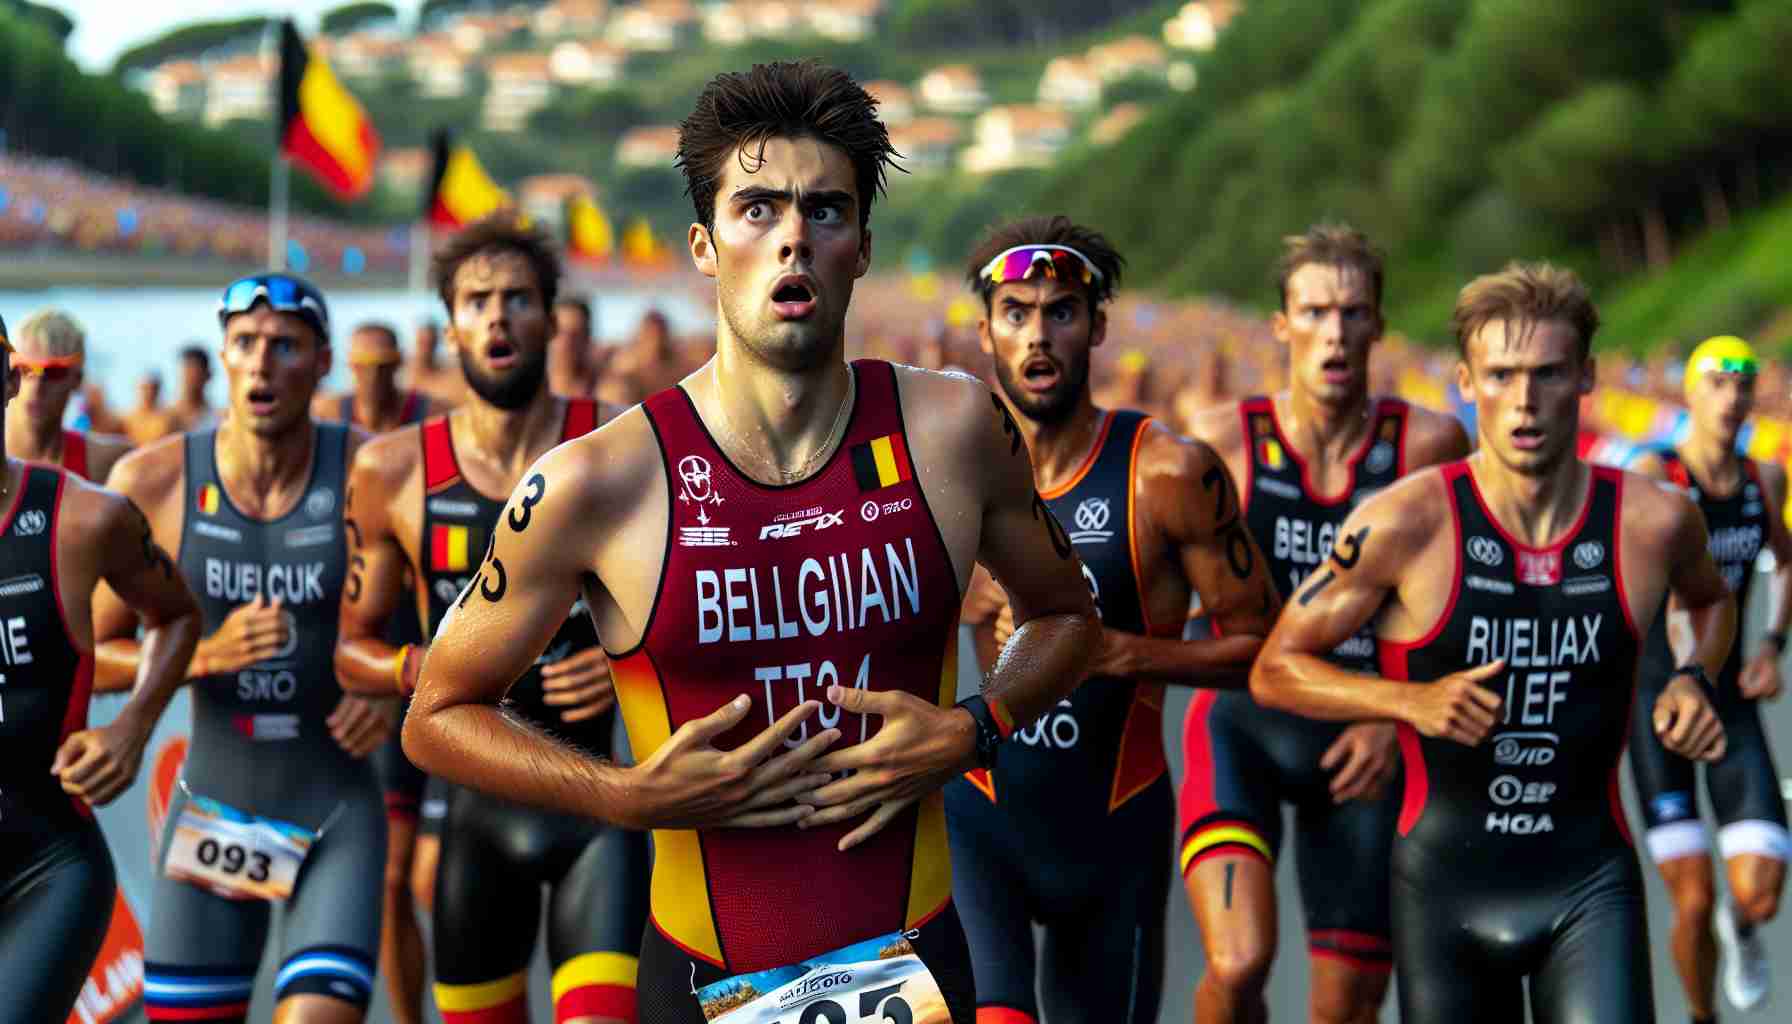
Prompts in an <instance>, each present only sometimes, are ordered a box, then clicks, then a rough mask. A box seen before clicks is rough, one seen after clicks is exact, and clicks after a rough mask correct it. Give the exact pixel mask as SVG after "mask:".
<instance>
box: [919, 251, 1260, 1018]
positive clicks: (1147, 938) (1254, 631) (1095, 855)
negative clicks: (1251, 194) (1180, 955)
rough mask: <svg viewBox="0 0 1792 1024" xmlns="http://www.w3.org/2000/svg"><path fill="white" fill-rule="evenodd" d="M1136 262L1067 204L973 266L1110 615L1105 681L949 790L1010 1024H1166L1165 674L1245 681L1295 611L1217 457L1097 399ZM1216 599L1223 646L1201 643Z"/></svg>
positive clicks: (962, 908) (973, 916)
mask: <svg viewBox="0 0 1792 1024" xmlns="http://www.w3.org/2000/svg"><path fill="white" fill-rule="evenodd" d="M1120 270H1121V259H1120V255H1119V253H1117V252H1116V251H1115V250H1114V248H1113V246H1112V245H1110V244H1109V243H1108V241H1107V239H1105V238H1104V237H1102V235H1101V234H1100V233H1098V232H1096V231H1094V230H1092V229H1090V228H1087V227H1083V226H1081V225H1077V224H1074V223H1072V222H1071V221H1070V219H1069V218H1067V217H1030V218H1027V219H1024V220H1018V221H1014V222H1012V223H1008V224H1004V225H1001V226H999V227H997V228H995V229H994V230H992V231H990V232H989V233H988V234H987V235H986V236H985V237H984V238H983V239H982V240H981V241H980V242H979V243H978V244H977V247H976V248H975V249H974V250H973V254H972V256H971V260H970V263H969V265H968V266H967V268H966V277H967V279H968V280H969V282H970V285H971V287H972V288H974V289H975V290H976V291H977V293H978V295H979V296H980V297H981V298H982V300H983V305H984V317H983V319H982V321H981V322H980V323H979V325H978V335H979V337H980V338H981V340H982V345H983V350H984V351H985V352H986V353H988V354H989V355H990V356H991V358H992V360H993V362H994V366H995V377H996V381H997V383H998V384H1000V386H1001V393H1002V396H1003V399H1004V401H1005V403H1006V405H1007V406H1008V408H1009V410H1010V411H1011V412H1013V413H1014V414H1015V420H1016V422H1017V423H1018V424H1019V426H1020V429H1021V435H1022V437H1023V438H1024V439H1025V440H1026V444H1027V448H1028V450H1029V451H1031V453H1032V457H1033V479H1034V481H1035V484H1036V485H1037V486H1038V488H1039V494H1040V497H1042V498H1044V499H1045V501H1046V504H1047V505H1049V506H1050V507H1051V509H1052V513H1053V514H1054V515H1055V516H1057V518H1058V521H1059V522H1060V523H1062V524H1063V526H1064V529H1065V530H1066V531H1067V533H1068V535H1069V537H1070V540H1071V543H1072V545H1073V546H1074V547H1075V548H1076V550H1077V553H1078V554H1079V555H1080V556H1081V558H1082V561H1083V565H1084V567H1085V569H1086V570H1087V579H1088V581H1089V588H1090V590H1091V591H1092V593H1093V595H1094V597H1095V606H1096V609H1097V610H1098V611H1099V613H1100V615H1101V621H1102V626H1103V629H1102V638H1103V642H1102V644H1101V646H1100V647H1099V648H1097V652H1096V656H1095V658H1094V660H1093V661H1092V662H1091V663H1090V666H1089V669H1088V674H1089V676H1090V678H1089V679H1087V680H1085V681H1084V682H1083V684H1082V685H1081V686H1079V687H1078V688H1077V690H1076V692H1075V693H1073V694H1071V695H1070V696H1069V697H1067V698H1065V699H1064V700H1061V701H1059V702H1058V705H1057V707H1055V708H1053V709H1052V711H1051V713H1050V714H1048V715H1046V716H1045V717H1044V718H1041V719H1040V720H1039V721H1037V722H1035V723H1034V724H1033V726H1032V727H1031V728H1028V729H1026V730H1023V731H1021V732H1019V733H1017V734H1016V735H1015V737H1014V738H1015V740H1016V741H1017V742H1015V743H1011V744H1009V745H1008V747H1007V748H1006V749H1004V750H1003V751H1002V757H1001V760H1000V762H999V763H998V764H997V766H996V768H995V770H994V771H975V772H971V773H970V774H969V775H967V776H966V777H965V779H963V780H960V781H957V782H954V783H952V784H951V785H950V786H948V787H947V788H946V821H947V825H948V826H949V827H948V830H947V833H948V835H949V836H950V838H951V843H952V881H953V884H952V895H953V900H954V902H956V904H957V905H958V914H959V917H960V919H962V920H963V922H964V929H965V937H966V939H968V940H969V941H970V946H971V966H972V968H973V970H974V972H975V974H976V977H977V1015H978V1018H979V1020H981V1021H985V1022H990V1024H1025V1022H1036V1021H1038V1020H1039V1018H1040V1010H1041V1008H1042V1007H1043V1009H1044V1011H1045V1018H1046V1019H1047V1020H1050V1021H1054V1022H1059V1021H1065V1022H1068V1021H1113V1022H1148V1021H1156V1020H1157V1009H1158V1002H1159V999H1160V996H1161V994H1162V991H1163V966H1164V912H1165V902H1164V901H1165V897H1166V895H1167V893H1168V889H1169V884H1170V870H1169V863H1170V862H1169V860H1168V858H1167V857H1165V855H1164V854H1165V851H1166V850H1168V849H1169V847H1170V841H1171V830H1172V829H1173V828H1174V827H1175V820H1176V812H1175V799H1174V797H1173V795H1172V793H1171V791H1170V775H1169V770H1168V767H1167V766H1166V765H1165V763H1164V752H1163V684H1164V683H1183V684H1200V685H1208V686H1228V685H1229V686H1238V687H1242V686H1243V685H1244V683H1245V677H1246V674H1247V672H1248V671H1249V669H1250V663H1251V659H1252V658H1254V657H1256V654H1257V648H1258V646H1259V645H1260V644H1261V643H1262V641H1263V638H1264V637H1265V636H1267V635H1268V634H1269V628H1270V626H1271V624H1272V623H1273V622H1274V620H1275V613H1276V610H1277V609H1278V608H1279V607H1280V605H1281V600H1280V598H1279V597H1277V596H1276V592H1275V586H1274V584H1272V583H1271V582H1270V577H1269V570H1268V568H1267V566H1266V565H1265V563H1264V559H1263V556H1262V554H1261V553H1260V552H1259V551H1257V549H1256V545H1255V544H1253V543H1252V541H1251V539H1250V534H1249V532H1248V531H1247V530H1246V528H1245V525H1244V522H1243V520H1242V519H1241V517H1240V515H1239V505H1238V494H1237V491H1236V490H1235V489H1234V487H1233V485H1232V478H1231V474H1229V473H1228V472H1227V471H1226V466H1225V464H1224V463H1223V462H1221V461H1220V458H1219V456H1218V455H1217V454H1215V453H1214V451H1213V449H1211V448H1209V447H1207V446H1206V445H1205V444H1202V443H1200V442H1198V441H1188V440H1185V439H1183V438H1180V437H1177V436H1176V435H1175V434H1173V433H1171V432H1170V431H1168V430H1165V429H1164V428H1163V427H1162V426H1159V425H1158V424H1156V423H1155V422H1154V421H1153V420H1152V419H1151V417H1149V416H1147V415H1145V414H1144V413H1141V412H1136V411H1132V410H1113V411H1110V410H1106V409H1102V408H1099V407H1097V406H1096V405H1095V403H1094V400H1093V399H1092V397H1091V395H1090V391H1089V361H1090V353H1091V351H1092V350H1093V349H1094V348H1095V346H1097V345H1100V344H1101V343H1102V342H1103V341H1104V340H1105V338H1106V335H1107V328H1108V318H1107V313H1106V311H1105V310H1104V309H1103V308H1102V307H1103V306H1104V304H1105V303H1106V302H1107V301H1108V300H1110V299H1111V298H1112V297H1113V294H1114V290H1115V288H1116V287H1117V286H1118V285H1119V278H1120ZM1196 592H1198V593H1199V594H1200V596H1201V602H1202V604H1203V606H1204V607H1205V608H1206V610H1207V613H1208V615H1209V616H1210V617H1213V618H1214V619H1215V621H1217V622H1219V623H1220V625H1221V626H1222V628H1223V632H1224V637H1223V638H1220V639H1205V640H1195V641H1189V642H1185V641H1183V640H1182V638H1181V634H1182V624H1183V621H1184V619H1185V618H1186V617H1187V612H1188V608H1189V599H1190V596H1191V594H1193V593H1196ZM970 603H972V602H967V604H970ZM976 603H978V604H981V605H983V606H984V607H985V608H987V607H988V606H989V602H976ZM987 620H988V621H985V622H984V623H981V624H980V626H981V627H982V628H984V629H987V630H990V631H991V632H992V633H993V634H994V637H993V640H994V641H995V642H982V643H979V644H978V650H979V654H980V655H982V654H983V653H984V652H989V654H992V655H993V653H994V651H995V650H996V643H997V642H1001V641H1005V640H1006V639H1007V636H1006V635H1005V634H1006V632H1007V630H1008V627H1009V622H1008V620H1007V619H1006V618H1001V619H999V620H998V619H997V616H994V615H989V616H987ZM991 662H993V658H991V659H990V661H989V662H986V663H985V664H984V665H983V666H982V667H983V670H984V671H985V672H987V671H989V670H990V669H991V668H992V667H993V666H992V664H991ZM1035 922H1038V923H1040V924H1042V925H1043V926H1044V943H1043V946H1042V948H1041V949H1040V952H1039V956H1038V958H1037V959H1038V962H1037V963H1035V955H1034V943H1033V929H1032V926H1033V924H1034V923H1035ZM1036 988H1037V990H1038V991H1039V993H1040V997H1039V998H1035V995H1034V992H1035V989H1036Z"/></svg>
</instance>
